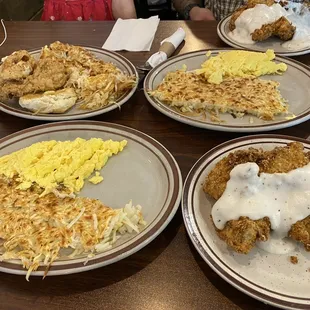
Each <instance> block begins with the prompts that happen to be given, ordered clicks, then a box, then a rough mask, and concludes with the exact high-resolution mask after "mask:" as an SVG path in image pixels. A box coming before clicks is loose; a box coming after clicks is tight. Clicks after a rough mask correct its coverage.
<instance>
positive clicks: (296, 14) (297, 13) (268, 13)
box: [228, 3, 310, 50]
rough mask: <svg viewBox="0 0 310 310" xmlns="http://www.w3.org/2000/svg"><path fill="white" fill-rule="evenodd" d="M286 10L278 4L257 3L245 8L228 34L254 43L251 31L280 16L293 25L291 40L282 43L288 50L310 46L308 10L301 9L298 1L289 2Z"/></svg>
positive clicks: (237, 39) (234, 38)
mask: <svg viewBox="0 0 310 310" xmlns="http://www.w3.org/2000/svg"><path fill="white" fill-rule="evenodd" d="M287 8H288V10H286V9H285V8H283V7H282V6H281V5H280V4H278V3H275V4H273V5H272V6H267V5H266V4H257V5H256V6H255V7H254V8H251V9H247V10H245V11H244V12H242V13H241V14H240V16H239V17H238V18H237V19H236V21H235V26H236V28H235V29H234V30H233V31H231V32H229V34H228V35H229V36H230V37H231V38H232V39H233V40H235V41H236V42H239V43H241V44H254V43H255V41H253V40H252V33H253V32H254V31H255V30H256V29H260V28H262V26H263V25H266V24H271V23H274V22H275V21H277V20H278V19H279V18H281V17H286V18H287V19H288V20H289V21H290V22H291V23H292V24H293V25H294V26H295V27H296V30H295V34H294V36H293V38H292V40H290V41H287V42H285V43H283V44H282V46H283V47H284V48H286V49H288V50H300V49H303V48H307V47H310V12H309V11H307V10H302V5H301V4H300V3H296V4H294V3H293V4H292V5H291V4H289V5H288V6H287Z"/></svg>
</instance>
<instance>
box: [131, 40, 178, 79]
mask: <svg viewBox="0 0 310 310" xmlns="http://www.w3.org/2000/svg"><path fill="white" fill-rule="evenodd" d="M175 50H176V48H175V47H174V45H173V44H172V43H171V42H164V43H163V44H161V46H160V47H159V49H158V52H164V53H165V54H166V55H167V59H168V58H169V57H170V56H171V55H172V54H173V53H174V52H175ZM154 54H155V53H154ZM136 68H137V71H138V73H139V84H141V83H142V82H143V80H144V78H145V77H146V75H147V74H148V73H149V71H151V70H152V69H153V67H152V66H151V65H150V64H149V63H148V62H147V61H146V63H145V64H144V65H142V66H136Z"/></svg>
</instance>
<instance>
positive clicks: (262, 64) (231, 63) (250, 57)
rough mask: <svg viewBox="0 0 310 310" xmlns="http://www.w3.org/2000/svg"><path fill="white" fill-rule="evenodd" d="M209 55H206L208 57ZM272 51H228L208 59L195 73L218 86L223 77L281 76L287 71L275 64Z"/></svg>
mask: <svg viewBox="0 0 310 310" xmlns="http://www.w3.org/2000/svg"><path fill="white" fill-rule="evenodd" d="M209 55H210V54H207V56H209ZM274 58H275V54H274V51H273V50H267V52H266V53H257V52H247V51H229V52H222V53H219V54H218V55H217V56H214V57H211V58H209V59H208V60H207V61H206V62H204V63H203V64H202V66H201V67H202V68H201V69H198V70H197V71H196V73H197V74H201V75H204V76H205V78H206V79H207V81H208V82H209V83H213V84H220V83H222V82H223V79H224V78H225V77H249V76H261V75H266V74H274V73H276V74H281V73H282V72H284V71H286V70H287V66H286V64H284V63H278V64H277V63H275V62H273V61H272V60H273V59H274Z"/></svg>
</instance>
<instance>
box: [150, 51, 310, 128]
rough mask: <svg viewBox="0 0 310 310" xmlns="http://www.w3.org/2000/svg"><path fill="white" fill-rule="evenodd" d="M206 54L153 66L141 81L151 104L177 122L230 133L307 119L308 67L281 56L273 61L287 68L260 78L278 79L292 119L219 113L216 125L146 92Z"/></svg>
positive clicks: (309, 109) (193, 66) (195, 65)
mask: <svg viewBox="0 0 310 310" xmlns="http://www.w3.org/2000/svg"><path fill="white" fill-rule="evenodd" d="M228 50H230V49H221V50H217V49H216V50H210V51H211V55H212V56H215V55H217V54H218V53H219V52H224V51H228ZM206 53H207V50H202V51H197V52H191V53H187V54H183V55H179V56H176V57H173V58H170V59H168V60H167V61H165V62H164V63H162V64H160V65H159V66H157V67H155V68H154V69H153V70H152V71H151V72H150V73H149V74H148V75H147V77H146V79H145V81H144V93H145V96H146V98H147V99H148V101H149V102H150V103H151V104H152V106H153V107H155V108H156V109H157V110H158V111H160V112H161V113H163V114H165V115H167V116H168V117H171V118H173V119H175V120H177V121H179V122H182V123H185V124H188V125H191V126H195V127H201V128H205V129H212V130H218V131H230V132H259V131H269V130H276V129H282V128H286V127H290V126H294V125H298V124H300V123H302V122H305V121H307V120H309V119H310V101H309V98H310V88H309V85H310V67H308V66H306V65H304V64H302V63H300V62H297V61H295V60H292V59H289V58H285V57H276V59H275V61H276V62H284V63H285V64H287V67H288V69H287V71H286V72H285V73H284V74H283V75H268V76H264V77H262V78H263V79H268V80H274V81H278V82H280V88H279V89H280V92H281V94H282V96H283V97H284V98H285V99H286V100H288V102H289V105H290V108H289V110H290V112H291V113H293V114H294V115H295V116H296V117H295V118H293V119H287V118H286V117H285V116H277V117H275V119H274V120H272V121H265V120H261V119H259V118H257V117H253V116H249V115H247V116H244V117H242V118H233V116H232V115H230V114H221V115H220V119H221V120H222V121H223V123H220V124H218V123H215V122H212V121H211V120H210V119H209V118H208V119H203V118H202V117H193V116H186V115H184V114H182V113H180V112H178V111H176V110H175V109H173V108H171V107H169V106H168V105H166V104H164V103H162V102H161V101H160V100H158V99H156V98H153V97H151V96H150V95H149V94H148V90H153V89H155V88H156V87H157V86H158V85H159V84H160V83H161V82H162V80H163V79H164V78H165V76H166V74H167V73H168V72H170V71H175V70H178V69H181V68H182V66H183V65H186V66H187V69H188V70H189V71H190V70H195V69H198V68H200V66H201V64H202V63H203V62H204V61H205V60H206Z"/></svg>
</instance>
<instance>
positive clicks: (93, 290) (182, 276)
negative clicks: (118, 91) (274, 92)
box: [0, 22, 310, 310]
mask: <svg viewBox="0 0 310 310" xmlns="http://www.w3.org/2000/svg"><path fill="white" fill-rule="evenodd" d="M6 25H7V30H8V40H7V42H6V43H5V45H4V46H2V47H1V48H0V57H3V56H5V55H7V54H9V53H11V52H13V51H15V50H18V49H31V48H36V47H41V46H43V45H45V44H49V43H51V42H53V41H56V40H59V41H63V42H68V43H72V44H78V45H92V46H97V47H101V46H102V44H103V43H104V41H105V39H106V38H107V36H108V34H109V33H110V31H111V29H112V27H113V23H110V22H90V23H78V22H77V23H75V22H70V23H68V22H67V23H42V22H7V23H6ZM179 26H182V27H183V28H184V29H185V31H186V33H187V37H186V43H185V45H183V46H182V47H181V48H180V49H179V50H178V51H177V52H178V53H186V52H189V51H194V50H199V49H206V48H215V47H223V46H225V45H224V44H223V43H222V42H221V41H220V39H219V38H218V37H217V34H216V23H215V22H205V23H204V22H161V23H160V25H159V28H158V31H157V34H156V38H155V40H154V43H153V49H152V51H151V52H154V51H156V49H157V48H158V47H159V42H160V41H161V40H162V39H164V38H165V37H167V36H169V35H171V34H172V32H173V31H175V30H176V29H177V28H178V27H179ZM1 35H2V34H0V36H1ZM1 40H2V38H1ZM122 54H123V55H125V56H126V57H128V59H130V60H131V61H132V62H133V63H134V64H135V65H139V64H143V63H144V62H145V60H146V59H147V58H148V56H149V55H150V53H129V52H125V53H122ZM296 59H298V60H300V61H302V62H304V63H306V64H308V65H310V55H308V56H302V57H298V58H296ZM94 120H98V121H106V122H115V123H119V124H122V125H126V126H130V127H133V128H135V129H138V130H141V131H143V132H145V133H147V134H149V135H151V136H153V137H154V138H155V139H157V140H158V141H159V142H161V143H162V144H163V145H164V146H166V147H167V148H168V149H169V150H170V151H171V152H172V154H173V155H174V156H175V158H176V160H177V161H178V163H179V165H180V168H181V170H182V174H183V179H185V177H186V175H187V173H188V172H189V170H190V168H191V167H192V165H193V164H194V163H195V162H196V161H197V159H198V158H199V157H200V156H201V155H203V154H204V153H205V152H207V151H208V150H210V149H211V148H212V147H214V146H216V145H218V144H219V143H222V142H224V141H227V140H230V139H233V138H236V137H239V136H241V135H240V134H237V133H224V132H215V131H208V130H203V129H198V128H194V127H190V126H187V125H184V124H181V123H178V122H176V121H174V120H172V119H169V118H168V117H166V116H164V115H162V114H160V113H159V112H158V111H157V110H155V109H154V108H153V107H152V106H151V105H150V104H148V102H147V101H146V99H145V98H144V95H143V92H142V91H141V90H139V91H137V92H136V94H135V95H134V96H133V98H132V99H131V100H130V102H128V103H126V104H125V105H124V106H123V107H122V110H121V112H120V111H118V110H114V111H112V112H109V113H107V114H104V115H101V116H98V117H95V118H94ZM41 123H42V122H36V121H31V120H25V119H19V118H16V117H13V116H10V115H6V114H3V113H1V114H0V137H4V136H6V135H8V134H10V133H14V132H16V131H18V130H21V129H25V128H28V127H31V126H35V125H39V124H41ZM309 125H310V122H309V121H308V122H306V123H303V124H301V125H299V126H295V127H293V128H288V129H284V130H279V131H277V133H279V134H287V135H293V136H298V137H302V138H306V137H308V136H309V134H310V132H309ZM0 301H1V302H0V308H3V309H14V310H15V309H24V308H32V309H127V310H140V309H141V310H142V309H143V310H155V309H167V310H173V309H178V310H179V309H186V310H187V309H188V310H189V309H219V310H225V309H229V310H233V309H272V307H270V306H267V305H264V304H263V303H260V302H258V301H256V300H254V299H252V298H250V297H248V296H247V295H245V294H243V293H241V292H239V291H238V290H237V289H235V288H233V287H232V286H230V285H229V284H227V283H226V282H225V281H224V280H222V279H221V278H220V277H219V276H218V275H217V274H216V273H214V272H213V271H212V270H211V268H209V267H208V265H207V264H206V263H205V262H204V261H203V260H202V259H201V258H200V256H199V255H198V254H197V252H196V250H195V249H194V247H193V246H192V244H191V242H190V240H189V238H188V236H187V233H186V230H185V227H184V225H183V222H182V215H181V210H179V211H178V212H177V214H176V216H175V217H174V219H173V220H172V221H171V223H170V224H169V225H168V227H167V228H166V229H165V230H164V232H163V233H162V234H161V235H160V236H158V237H157V238H156V240H155V241H153V242H152V243H151V244H149V245H148V246H147V247H145V248H144V249H143V250H141V251H140V252H138V253H137V254H134V255H132V256H130V257H129V258H127V259H124V260H123V261H120V262H118V263H116V264H113V265H110V266H107V267H104V268H101V269H97V270H93V271H90V272H84V273H80V274H74V275H68V276H59V277H47V278H46V279H45V280H44V281H42V279H41V278H37V277H32V278H31V281H30V282H29V283H27V282H26V281H25V279H24V278H23V277H22V276H14V275H8V274H1V275H0Z"/></svg>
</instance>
